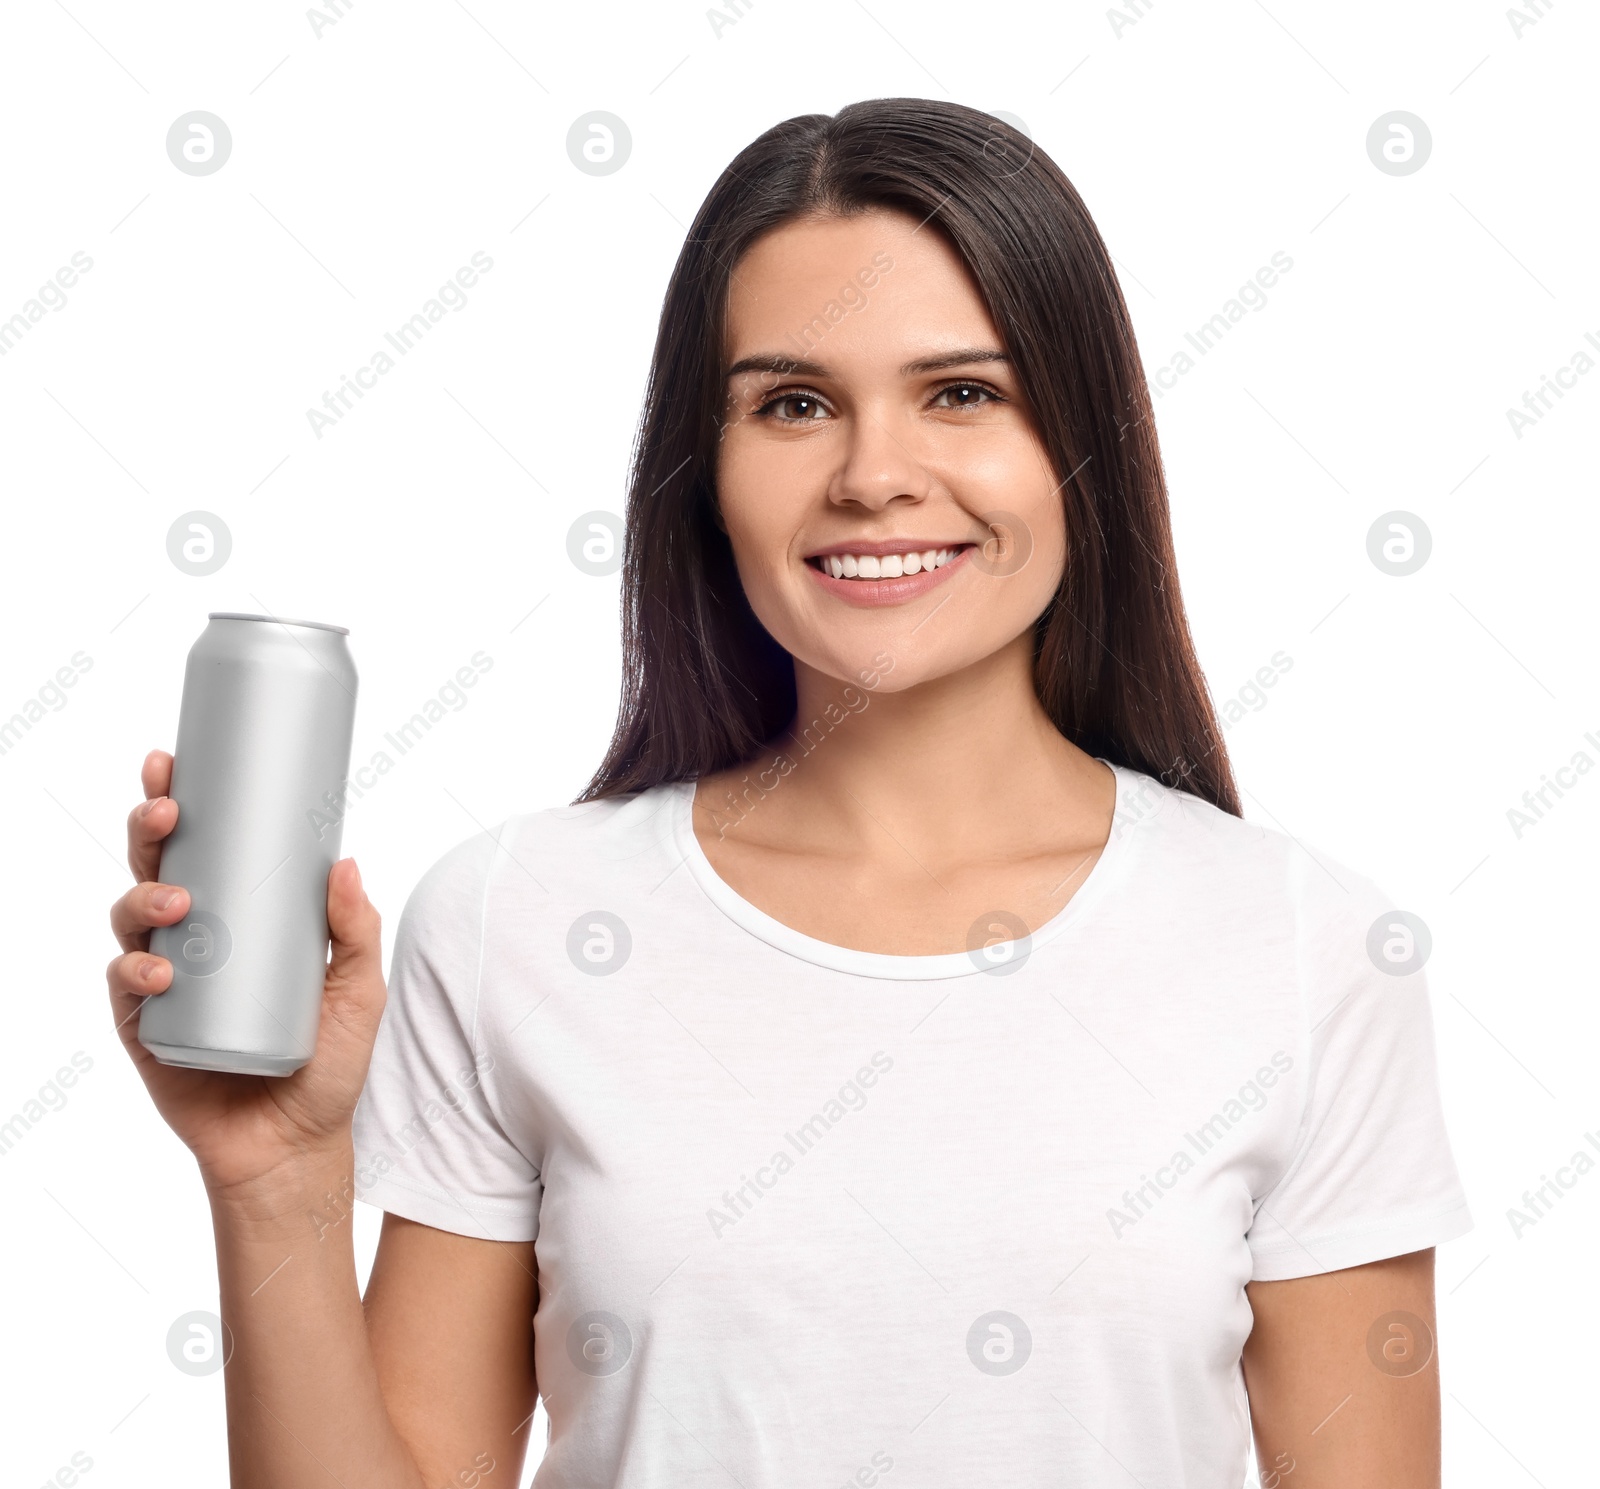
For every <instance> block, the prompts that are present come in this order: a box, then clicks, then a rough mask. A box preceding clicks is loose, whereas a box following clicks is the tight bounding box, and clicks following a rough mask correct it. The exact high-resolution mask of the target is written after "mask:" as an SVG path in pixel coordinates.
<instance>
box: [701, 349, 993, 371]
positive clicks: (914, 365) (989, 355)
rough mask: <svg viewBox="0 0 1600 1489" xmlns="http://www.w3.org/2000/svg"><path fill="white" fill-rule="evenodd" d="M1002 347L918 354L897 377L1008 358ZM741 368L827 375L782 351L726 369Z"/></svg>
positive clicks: (816, 364) (761, 354) (815, 364)
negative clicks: (935, 354) (925, 354)
mask: <svg viewBox="0 0 1600 1489" xmlns="http://www.w3.org/2000/svg"><path fill="white" fill-rule="evenodd" d="M1010 360H1011V358H1010V357H1008V356H1007V355H1006V354H1005V353H1004V352H1003V351H999V350H998V349H996V348H995V347H988V346H964V347H961V348H959V349H958V350H956V351H953V352H941V353H939V355H938V356H934V357H919V358H918V359H917V360H916V361H914V362H907V363H906V364H905V366H903V367H902V368H901V369H900V375H901V377H915V376H916V375H917V374H918V373H921V372H938V371H940V370H941V369H943V368H946V367H962V366H965V365H966V364H968V363H970V362H1009V361H1010ZM741 372H771V373H776V374H777V375H778V376H780V377H790V376H793V375H795V374H799V375H800V376H801V377H827V376H828V369H827V368H826V367H824V366H822V364H821V363H819V362H808V361H806V360H805V358H803V357H791V356H788V355H786V354H785V353H782V352H758V353H756V354H755V355H754V356H749V357H740V358H739V360H738V361H737V362H735V363H734V364H733V366H732V367H730V368H729V369H728V376H729V377H737V376H738V375H739V374H740V373H741Z"/></svg>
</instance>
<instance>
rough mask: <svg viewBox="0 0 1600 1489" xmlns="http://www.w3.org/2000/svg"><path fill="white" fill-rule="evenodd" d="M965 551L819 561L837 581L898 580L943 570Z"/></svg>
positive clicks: (929, 550)
mask: <svg viewBox="0 0 1600 1489" xmlns="http://www.w3.org/2000/svg"><path fill="white" fill-rule="evenodd" d="M960 551H961V550H960V549H959V548H926V549H924V550H923V551H922V552H921V553H885V554H882V555H879V554H875V553H830V554H828V555H827V556H826V557H825V558H823V559H821V560H820V561H819V564H820V567H821V569H822V571H823V573H825V574H831V575H832V576H833V577H834V578H835V579H898V578H900V577H901V576H902V575H904V574H921V573H923V572H925V571H931V570H933V569H941V568H943V567H944V566H945V565H946V564H947V563H949V562H950V560H951V559H953V558H954V557H955V556H956V554H957V553H959V552H960Z"/></svg>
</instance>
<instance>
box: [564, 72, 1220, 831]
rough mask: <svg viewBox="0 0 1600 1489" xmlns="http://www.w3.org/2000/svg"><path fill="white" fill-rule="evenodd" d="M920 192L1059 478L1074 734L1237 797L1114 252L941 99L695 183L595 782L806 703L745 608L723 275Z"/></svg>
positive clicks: (905, 202) (635, 499) (643, 775)
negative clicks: (750, 256) (614, 693)
mask: <svg viewBox="0 0 1600 1489" xmlns="http://www.w3.org/2000/svg"><path fill="white" fill-rule="evenodd" d="M883 208H887V209H891V210H898V211H902V212H907V213H909V214H911V215H912V216H913V217H915V218H916V219H917V220H918V221H919V222H926V223H928V224H930V225H932V226H935V227H937V229H938V230H939V231H941V232H943V233H944V235H945V237H946V239H947V240H948V241H949V242H950V243H951V245H952V246H953V247H954V248H955V250H956V252H957V253H958V254H959V255H960V256H961V258H962V259H964V260H965V262H966V264H967V267H968V269H969V270H970V272H971V274H972V276H973V278H974V280H975V281H976V282H977V284H978V287H979V290H980V292H981V293H982V295H983V298H984V301H985V304H986V305H987V307H988V310H989V314H990V316H991V318H992V319H993V321H994V323H995V326H996V327H997V328H998V330H999V332H1000V334H1001V337H1002V338H1003V340H1004V342H1005V350H1006V351H1007V353H1008V354H1009V356H1010V358H1011V362H1012V365H1013V367H1014V369H1015V371H1016V375H1017V378H1018V381H1019V383H1020V385H1021V387H1022V389H1023V392H1024V393H1025V395H1026V398H1027V401H1028V403H1029V404H1030V405H1031V411H1032V414H1033V417H1034V419H1035V421H1036V425H1037V430H1038V435H1039V438H1040V439H1041V441H1042V442H1043V444H1044V447H1045V449H1046V451H1047V453H1048V454H1049V457H1050V459H1051V461H1052V463H1053V465H1054V467H1055V470H1056V474H1057V476H1058V477H1064V479H1063V480H1062V484H1061V487H1060V492H1061V500H1062V503H1063V507H1064V512H1065V518H1066V531H1067V559H1066V565H1065V570H1064V572H1063V574H1062V578H1061V583H1060V585H1059V587H1058V589H1057V591H1056V593H1055V595H1054V597H1053V599H1052V601H1051V603H1050V604H1049V606H1047V607H1046V609H1045V611H1044V613H1043V614H1042V615H1041V616H1040V617H1039V620H1038V622H1037V625H1036V628H1035V659H1036V660H1035V665H1034V683H1035V686H1036V688H1037V689H1038V694H1039V698H1040V701H1041V702H1042V703H1043V705H1044V708H1045V710H1046V712H1047V713H1048V714H1049V716H1050V718H1051V719H1052V720H1053V721H1054V723H1055V725H1056V727H1057V728H1058V729H1060V731H1061V732H1062V734H1063V735H1065V736H1066V737H1067V738H1068V739H1070V740H1071V741H1072V742H1073V743H1074V744H1076V745H1078V746H1079V747H1080V748H1081V749H1084V750H1086V751H1088V752H1089V753H1090V754H1092V755H1098V756H1102V757H1104V758H1105V759H1107V760H1110V761H1113V762H1114V763H1116V764H1119V765H1126V766H1129V767H1131V768H1133V769H1135V770H1140V771H1144V772H1146V773H1147V774H1149V775H1153V776H1156V777H1157V778H1159V779H1160V780H1162V781H1164V782H1166V783H1167V784H1168V785H1172V786H1177V787H1180V788H1182V789H1183V790H1185V791H1189V792H1191V793H1193V794H1194V795H1196V796H1199V797H1201V798H1203V799H1204V800H1206V801H1209V802H1211V803H1213V804H1214V805H1216V806H1218V807H1221V808H1222V809H1223V810H1224V811H1227V812H1231V813H1233V814H1234V815H1236V816H1237V815H1239V814H1240V810H1239V799H1238V793H1237V790H1236V788H1235V786H1234V781H1233V774H1232V771H1231V769H1230V767H1229V764H1228V756H1227V750H1226V748H1225V747H1224V744H1223V740H1222V733H1221V730H1220V728H1219V727H1218V723H1217V718H1216V714H1215V712H1214V711H1213V709H1212V706H1211V702H1210V698H1209V695H1208V692H1207V689H1206V685H1205V680H1204V678H1203V676H1202V675H1201V672H1200V667H1199V663H1198V661H1197V660H1196V658H1195V653H1194V645H1193V642H1192V640H1191V638H1190V635H1189V628H1188V622H1187V621H1186V619H1185V617H1184V611H1183V602H1182V600H1181V599H1180V597H1179V593H1178V576H1177V571H1176V568H1175V565H1174V558H1173V551H1172V532H1171V526H1170V521H1169V516H1168V510H1167V490H1166V482H1165V479H1164V476H1163V474H1162V469H1161V454H1160V450H1159V448H1158V446H1157V443H1156V431H1155V425H1154V423H1153V422H1152V418H1151V404H1150V390H1149V387H1148V385H1147V384H1146V382H1145V376H1144V368H1143V365H1142V363H1141V362H1140V360H1139V352H1138V348H1137V346H1136V344H1135V342H1134V335H1133V327H1132V324H1131V322H1130V320H1129V317H1128V308H1127V305H1126V303H1125V302H1124V300H1123V298H1122V291H1121V289H1120V288H1119V287H1118V284H1117V279H1116V275H1115V274H1114V272H1113V271H1112V266H1111V259H1110V255H1109V254H1108V253H1107V252H1106V246H1105V244H1104V242H1103V241H1102V240H1101V237H1100V234H1099V231H1098V230H1097V229H1096V228H1095V225H1094V222H1093V221H1092V220H1091V218H1090V216H1089V213H1088V210H1087V209H1086V208H1085V207H1084V205H1083V202H1082V201H1081V200H1080V198H1079V196H1078V194H1077V192H1076V191H1075V190H1074V189H1073V186H1072V183H1071V182H1070V181H1068V180H1067V178H1066V176H1065V175H1064V174H1062V172H1061V170H1060V168H1059V167H1058V166H1057V165H1056V164H1055V163H1054V162H1053V161H1052V160H1051V159H1050V158H1049V157H1048V156H1047V155H1046V154H1045V153H1044V152H1043V151H1042V150H1040V149H1038V148H1037V147H1036V146H1035V145H1033V144H1032V143H1031V141H1030V140H1029V139H1028V137H1027V136H1026V135H1024V134H1022V133H1021V132H1020V131H1018V130H1015V129H1013V128H1012V127H1011V126H1010V125H1009V124H1006V123H1003V122H1002V121H1001V120H1000V119H998V118H995V117H994V116H992V115H989V114H985V113H981V112H979V111H978V110H976V109H971V108H966V107H963V106H961V105H959V104H952V103H941V102H937V101H934V100H930V99H924V98H878V99H871V100H868V101H865V102H862V103H853V104H851V105H849V106H848V107H847V108H844V109H841V110H840V111H839V112H838V113H837V114H835V115H833V116H832V117H831V118H830V117H829V116H828V115H826V114H802V115H800V116H798V117H796V118H793V119H786V120H785V121H784V122H783V123H781V124H778V125H775V126H774V127H773V128H772V129H769V130H768V131H767V132H766V133H765V134H763V135H762V136H761V137H760V138H759V139H757V140H755V141H754V142H753V143H752V144H750V145H749V146H747V147H746V148H745V149H744V150H742V151H741V152H740V153H739V155H738V156H737V157H736V158H735V159H734V160H733V162H732V164H730V165H729V166H728V168H727V169H726V170H725V171H724V172H723V173H722V175H721V176H720V177H719V178H718V180H717V182H716V184H715V185H714V186H713V187H712V188H711V191H710V193H709V195H708V196H707V197H706V199H705V201H704V203H703V204H702V205H701V208H700V211H699V213H698V214H697V215H696V217H695V220H694V223H693V225H692V226H691V227H690V229H689V235H688V238H687V240H686V241H685V243H684V245H683V250H682V252H681V253H680V254H679V255H678V262H677V264H676V266H675V267H674V269H673V272H672V278H671V281H670V283H669V284H668V286H667V293H666V299H665V302H664V303H663V305H662V309H661V323H660V327H659V329H658V331H657V333H656V345H655V355H654V357H653V358H652V361H651V366H650V377H649V382H648V386H647V388H646V392H645V401H644V411H643V416H642V418H641V420H640V424H639V432H638V436H637V439H636V442H635V445H634V451H633V469H632V482H631V489H630V491H629V495H628V509H627V532H626V537H625V539H624V544H623V564H622V701H621V707H620V710H619V713H618V718H617V726H616V732H615V734H614V735H613V737H612V740H611V746H610V748H609V749H608V750H607V752H606V757H605V760H604V761H603V762H602V763H601V766H600V768H599V770H597V771H596V772H595V775H594V779H593V780H591V781H590V782H589V784H588V786H587V787H586V788H585V789H584V791H583V794H582V795H581V796H580V797H579V798H578V799H579V800H580V801H592V800H596V799H598V798H601V797H609V796H620V795H625V794H628V793H631V792H636V791H642V790H644V789H646V788H647V787H650V786H655V785H658V784H660V783H662V782H665V781H676V780H686V779H691V778H694V777H697V776H701V775H706V774H709V773H711V772H713V771H716V770H721V769H724V768H726V767H728V766H732V765H737V764H740V763H742V762H744V761H746V760H748V759H750V758H751V757H752V756H753V755H755V754H756V753H757V752H758V751H759V750H760V749H761V747H762V746H763V744H764V743H766V742H767V741H769V740H771V739H772V738H773V737H774V736H775V735H777V734H779V733H780V732H781V731H783V730H784V729H785V728H787V727H788V726H789V725H790V723H791V722H792V720H793V717H794V713H795V708H796V698H795V683H794V664H793V661H792V659H791V658H790V657H789V654H788V653H787V652H786V651H784V650H783V649H782V647H780V646H779V645H778V643H777V642H776V641H774V640H773V639H772V637H771V636H770V635H769V634H768V633H767V631H766V629H765V628H764V627H763V626H762V625H761V623H760V622H759V621H758V620H757V619H756V617H755V615H754V613H753V612H752V611H751V609H750V606H749V603H748V601H747V600H746V599H745V596H744V591H743V588H742V586H741V585H740V583H739V577H738V573H737V570H736V569H735V567H734V562H733V552H732V549H731V547H730V545H729V542H728V538H727V535H726V534H725V533H724V532H723V531H722V530H721V528H720V527H719V526H718V525H717V522H716V520H715V517H714V508H715V500H716V496H715V487H714V472H715V469H716V454H717V442H718V439H719V438H720V433H721V427H722V418H723V414H724V410H725V407H726V397H727V394H726V365H725V351H724V336H725V331H726V315H725V312H726V307H727V300H728V283H729V278H730V275H731V273H732V271H733V267H734V265H736V264H737V262H738V260H739V258H740V257H741V255H743V254H744V252H745V251H746V250H747V249H748V248H749V247H750V246H751V244H752V243H754V241H755V240H756V239H757V238H758V237H760V236H761V235H762V234H763V233H766V232H768V231H770V230H771V229H773V228H775V227H777V226H779V225H780V224H782V223H785V222H789V221H792V220H794V219H795V218H799V217H804V216H815V215H819V214H830V215H838V216H849V215H852V214H855V213H859V212H863V211H870V210H873V209H883Z"/></svg>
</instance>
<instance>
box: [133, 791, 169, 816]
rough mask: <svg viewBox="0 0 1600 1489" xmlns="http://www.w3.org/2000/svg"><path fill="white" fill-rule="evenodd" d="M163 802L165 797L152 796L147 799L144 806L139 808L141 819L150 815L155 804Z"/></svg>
mask: <svg viewBox="0 0 1600 1489" xmlns="http://www.w3.org/2000/svg"><path fill="white" fill-rule="evenodd" d="M165 800H166V797H164V796H152V797H151V798H150V799H149V801H147V802H145V804H144V805H143V806H142V807H140V808H139V815H140V816H141V817H148V816H149V815H150V812H151V810H152V809H153V808H154V807H155V805H156V803H157V802H162V801H165Z"/></svg>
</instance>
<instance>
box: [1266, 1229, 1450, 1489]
mask: <svg viewBox="0 0 1600 1489" xmlns="http://www.w3.org/2000/svg"><path fill="white" fill-rule="evenodd" d="M1245 1293H1246V1296H1247V1297H1248V1298H1249V1299H1250V1306H1251V1308H1252V1309H1253V1310H1254V1313H1255V1327H1254V1329H1253V1330H1252V1331H1251V1334H1250V1337H1249V1339H1248V1340H1246V1342H1245V1347H1244V1376H1245V1386H1246V1389H1247V1390H1248V1391H1249V1394H1250V1415H1251V1418H1252V1420H1253V1422H1254V1425H1255V1439H1256V1458H1257V1461H1258V1463H1259V1465H1260V1469H1261V1485H1262V1489H1280V1485H1283V1486H1287V1489H1348V1486H1349V1485H1351V1484H1360V1485H1361V1486H1362V1489H1438V1485H1439V1474H1440V1468H1439V1362H1438V1350H1437V1347H1436V1343H1435V1339H1436V1336H1435V1330H1434V1307H1433V1251H1432V1249H1431V1248H1430V1249H1429V1250H1427V1251H1413V1252H1411V1253H1410V1254H1409V1255H1406V1256H1396V1257H1390V1258H1388V1259H1386V1260H1384V1261H1377V1262H1370V1263H1368V1264H1367V1265H1366V1266H1362V1267H1347V1268H1345V1269H1343V1270H1341V1271H1337V1272H1324V1273H1321V1274H1319V1275H1317V1276H1314V1277H1295V1278H1291V1279H1289V1280H1286V1281H1282V1282H1252V1283H1249V1284H1247V1285H1246V1287H1245ZM1417 1320H1420V1321H1421V1324H1422V1326H1423V1327H1422V1328H1420V1329H1419V1328H1418V1327H1417V1322H1416V1321H1417ZM1291 1465H1292V1476H1291ZM1275 1476H1276V1477H1275Z"/></svg>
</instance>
